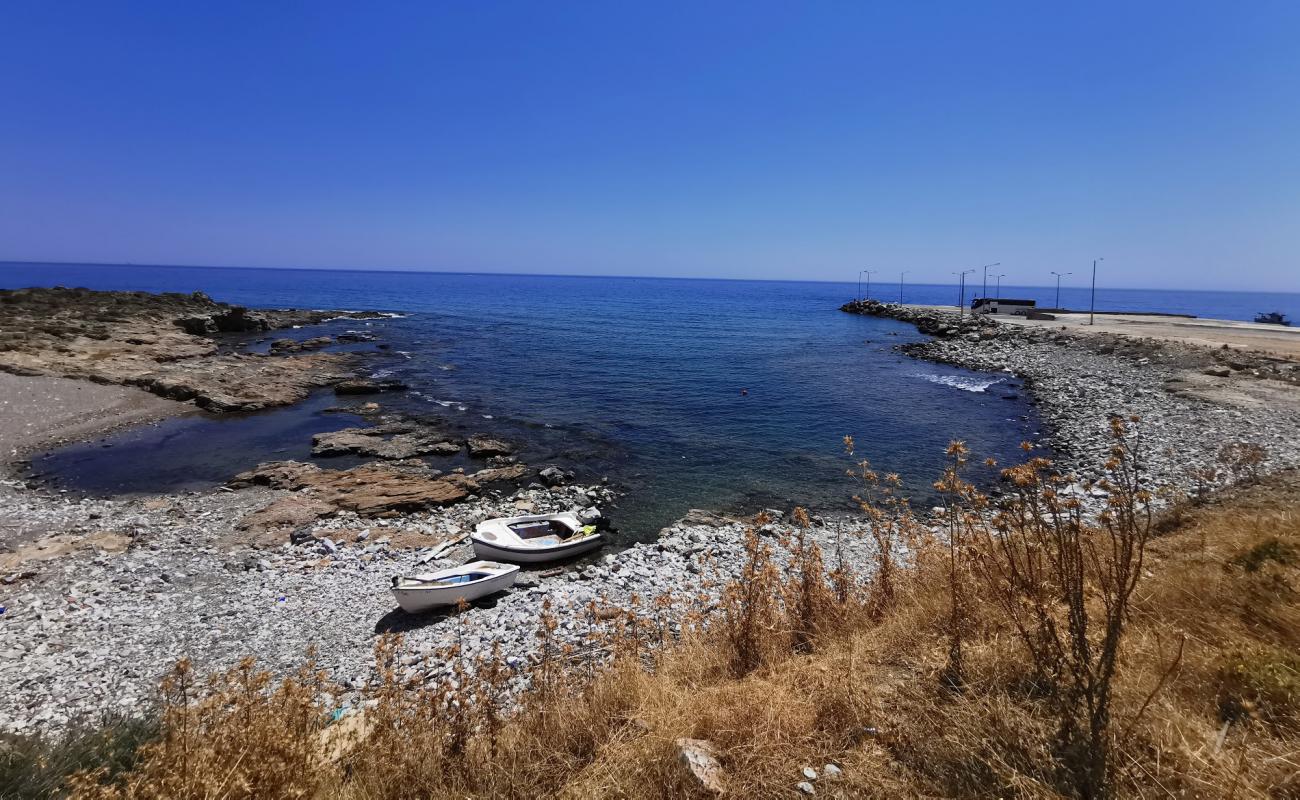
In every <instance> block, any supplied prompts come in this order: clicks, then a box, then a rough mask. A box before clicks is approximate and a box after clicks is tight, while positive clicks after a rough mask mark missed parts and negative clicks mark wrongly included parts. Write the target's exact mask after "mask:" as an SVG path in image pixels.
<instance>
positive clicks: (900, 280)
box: [898, 269, 911, 306]
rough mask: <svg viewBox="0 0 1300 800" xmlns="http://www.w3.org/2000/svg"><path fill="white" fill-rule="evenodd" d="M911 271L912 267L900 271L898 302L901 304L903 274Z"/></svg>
mask: <svg viewBox="0 0 1300 800" xmlns="http://www.w3.org/2000/svg"><path fill="white" fill-rule="evenodd" d="M909 272H911V270H910V269H905V270H903V271H902V272H900V273H898V304H899V305H900V306H901V305H902V304H903V276H904V275H906V274H907V273H909Z"/></svg>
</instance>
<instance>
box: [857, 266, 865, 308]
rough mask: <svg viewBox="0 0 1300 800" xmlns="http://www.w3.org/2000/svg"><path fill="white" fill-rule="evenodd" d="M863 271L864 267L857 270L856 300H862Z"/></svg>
mask: <svg viewBox="0 0 1300 800" xmlns="http://www.w3.org/2000/svg"><path fill="white" fill-rule="evenodd" d="M864 272H866V270H865V269H860V270H858V300H859V301H861V300H862V273H864Z"/></svg>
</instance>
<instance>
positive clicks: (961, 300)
mask: <svg viewBox="0 0 1300 800" xmlns="http://www.w3.org/2000/svg"><path fill="white" fill-rule="evenodd" d="M1105 260H1106V259H1105V258H1104V257H1099V258H1094V259H1093V260H1092V291H1091V297H1090V300H1089V303H1088V324H1089V325H1095V324H1096V319H1095V315H1096V313H1097V262H1098V261H1105ZM1000 266H1002V262H1001V261H994V262H993V263H992V264H985V265H984V266H982V267H980V269H981V270H983V271H984V297H986V298H987V297H988V296H989V267H1000ZM879 271H880V270H877V269H862V270H858V298H859V299H863V298H866V297H870V296H871V276H872V275H874V274H875V273H877V272H879ZM909 272H911V270H909V269H905V270H903V271H902V272H899V273H898V302H899V303H902V302H903V278H904V277H905V276H906V275H907V273H909ZM972 272H975V270H974V269H968V270H964V271H962V272H954V273H952V274H953V275H956V276H957V277H958V285H959V286H960V288H959V289H958V296H957V307H958V309H959V310H960V312H961V313H962V314H965V313H966V276H967V275H969V274H971V273H972ZM1051 274H1053V275H1055V276H1056V301H1055V303H1054V305H1055V306H1056V308H1060V307H1061V278H1064V277H1066V276H1067V275H1073V274H1074V273H1073V272H1056V271H1054V270H1053V271H1052V273H1051ZM863 275H866V276H867V293H866V294H865V295H864V294H863V293H862V276H863ZM1006 276H1007V275H1006V273H1005V272H1003V273H999V274H997V275H994V276H993V277H994V278H996V279H997V288H996V289H995V290H994V291H995V293H996V296H997V297H1001V296H1002V279H1003V278H1005V277H1006Z"/></svg>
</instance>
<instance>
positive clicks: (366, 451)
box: [311, 427, 461, 459]
mask: <svg viewBox="0 0 1300 800" xmlns="http://www.w3.org/2000/svg"><path fill="white" fill-rule="evenodd" d="M390 433H391V435H388V434H390ZM311 442H312V448H311V454H312V455H313V456H317V457H319V458H326V457H329V456H342V455H361V456H371V457H373V458H384V459H404V458H415V457H417V456H425V455H438V456H454V455H456V454H457V453H459V452H460V447H461V445H460V443H459V442H456V441H453V440H451V439H448V438H447V437H446V436H444V435H442V434H439V433H434V432H428V431H412V430H409V429H399V430H398V431H396V432H393V431H392V430H391V429H389V428H383V427H379V428H344V429H343V430H341V431H330V432H328V433H318V434H316V435H315V436H313V437H312V440H311Z"/></svg>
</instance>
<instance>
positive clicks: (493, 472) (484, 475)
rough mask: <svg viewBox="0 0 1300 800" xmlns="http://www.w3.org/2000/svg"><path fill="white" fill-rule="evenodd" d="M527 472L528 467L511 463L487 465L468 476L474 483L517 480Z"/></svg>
mask: <svg viewBox="0 0 1300 800" xmlns="http://www.w3.org/2000/svg"><path fill="white" fill-rule="evenodd" d="M527 474H528V467H526V466H524V465H523V464H511V465H509V466H505V467H488V468H487V469H481V470H479V471H478V472H475V473H474V474H473V475H471V476H470V478H471V479H473V481H474V482H475V483H496V482H502V481H517V480H519V479H520V478H522V477H524V476H525V475H527Z"/></svg>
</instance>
